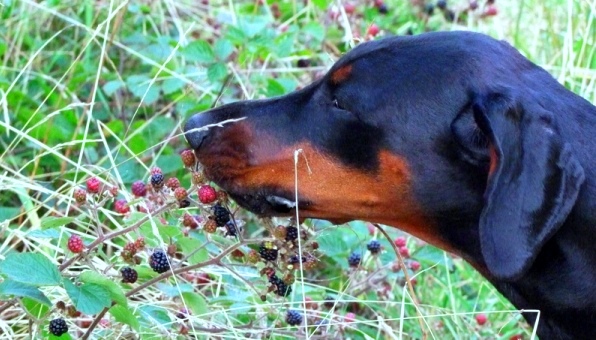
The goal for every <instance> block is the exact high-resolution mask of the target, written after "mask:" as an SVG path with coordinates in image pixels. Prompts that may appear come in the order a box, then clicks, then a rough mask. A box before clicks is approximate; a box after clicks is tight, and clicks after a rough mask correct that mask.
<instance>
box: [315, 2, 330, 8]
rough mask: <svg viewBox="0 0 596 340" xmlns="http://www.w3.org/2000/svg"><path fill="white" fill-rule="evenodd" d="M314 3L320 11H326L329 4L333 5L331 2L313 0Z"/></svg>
mask: <svg viewBox="0 0 596 340" xmlns="http://www.w3.org/2000/svg"><path fill="white" fill-rule="evenodd" d="M312 3H313V4H315V5H316V6H317V7H319V8H320V9H326V8H327V7H328V6H329V4H330V3H331V1H330V0H312Z"/></svg>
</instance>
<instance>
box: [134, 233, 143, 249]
mask: <svg viewBox="0 0 596 340" xmlns="http://www.w3.org/2000/svg"><path fill="white" fill-rule="evenodd" d="M135 248H136V249H137V250H140V249H143V248H145V238H144V237H143V236H140V237H138V238H137V239H136V240H135Z"/></svg>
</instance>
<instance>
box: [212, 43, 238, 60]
mask: <svg viewBox="0 0 596 340" xmlns="http://www.w3.org/2000/svg"><path fill="white" fill-rule="evenodd" d="M213 51H214V52H215V56H216V57H217V59H219V60H220V61H225V60H226V59H227V58H228V57H229V56H230V54H232V52H234V45H232V43H231V42H230V41H229V40H227V39H219V40H218V41H216V42H215V45H214V46H213Z"/></svg>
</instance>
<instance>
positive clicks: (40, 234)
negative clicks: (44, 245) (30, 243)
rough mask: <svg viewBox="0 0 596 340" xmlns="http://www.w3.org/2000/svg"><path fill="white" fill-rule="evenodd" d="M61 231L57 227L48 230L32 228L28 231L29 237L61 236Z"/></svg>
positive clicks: (54, 237)
mask: <svg viewBox="0 0 596 340" xmlns="http://www.w3.org/2000/svg"><path fill="white" fill-rule="evenodd" d="M60 234H61V232H60V231H59V230H57V229H48V230H39V229H38V230H31V231H30V232H28V233H27V237H36V238H53V239H56V238H59V237H60Z"/></svg>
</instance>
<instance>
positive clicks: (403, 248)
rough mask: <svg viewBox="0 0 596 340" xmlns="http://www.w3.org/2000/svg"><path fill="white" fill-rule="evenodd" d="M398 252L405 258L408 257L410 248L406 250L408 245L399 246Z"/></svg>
mask: <svg viewBox="0 0 596 340" xmlns="http://www.w3.org/2000/svg"><path fill="white" fill-rule="evenodd" d="M399 254H400V255H401V256H403V257H405V258H408V257H410V250H408V247H405V246H404V247H399Z"/></svg>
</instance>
